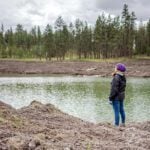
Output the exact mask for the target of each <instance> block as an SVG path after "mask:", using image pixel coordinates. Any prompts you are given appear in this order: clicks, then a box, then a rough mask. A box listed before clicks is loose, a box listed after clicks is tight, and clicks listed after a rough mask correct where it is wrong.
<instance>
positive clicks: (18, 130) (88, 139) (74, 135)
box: [0, 101, 150, 150]
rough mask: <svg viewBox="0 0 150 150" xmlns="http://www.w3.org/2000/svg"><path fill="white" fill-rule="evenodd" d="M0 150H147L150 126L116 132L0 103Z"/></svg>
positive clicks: (51, 111) (47, 108) (44, 109)
mask: <svg viewBox="0 0 150 150" xmlns="http://www.w3.org/2000/svg"><path fill="white" fill-rule="evenodd" d="M0 149H1V150H118V149H125V150H149V149H150V122H143V123H130V124H127V125H126V127H124V128H120V127H119V128H116V127H113V126H112V125H111V124H108V123H100V124H93V123H89V122H86V121H83V120H81V119H78V118H76V117H73V116H70V115H68V114H65V113H63V112H61V111H60V110H58V109H57V108H55V107H54V106H53V105H51V104H47V105H43V104H41V103H39V102H36V101H33V102H32V103H31V104H30V105H29V106H28V107H24V108H21V109H19V110H16V109H14V108H12V107H11V106H9V105H7V104H5V103H3V102H0Z"/></svg>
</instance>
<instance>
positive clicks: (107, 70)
mask: <svg viewBox="0 0 150 150" xmlns="http://www.w3.org/2000/svg"><path fill="white" fill-rule="evenodd" d="M123 63H125V65H126V66H127V76H134V77H150V69H149V68H150V60H138V61H128V62H123ZM115 64H116V63H115V62H114V63H111V62H22V61H8V60H0V73H1V74H8V73H10V74H12V73H13V74H69V75H100V76H111V73H112V71H113V70H114V66H115Z"/></svg>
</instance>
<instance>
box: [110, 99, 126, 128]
mask: <svg viewBox="0 0 150 150" xmlns="http://www.w3.org/2000/svg"><path fill="white" fill-rule="evenodd" d="M112 106H113V110H114V115H115V125H116V126H119V120H120V115H121V121H122V123H125V118H126V116H125V111H124V101H123V100H120V101H119V100H114V101H112Z"/></svg>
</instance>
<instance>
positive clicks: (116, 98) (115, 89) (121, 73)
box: [109, 63, 126, 126]
mask: <svg viewBox="0 0 150 150" xmlns="http://www.w3.org/2000/svg"><path fill="white" fill-rule="evenodd" d="M125 71H126V67H125V65H124V64H122V63H118V64H117V65H116V66H115V72H114V73H113V79H112V82H111V90H110V95H109V103H110V104H111V105H112V107H113V111H114V118H115V121H114V122H115V123H114V124H115V126H119V122H120V116H121V121H122V125H123V126H125V119H126V116H125V111H124V99H125V88H126V77H125Z"/></svg>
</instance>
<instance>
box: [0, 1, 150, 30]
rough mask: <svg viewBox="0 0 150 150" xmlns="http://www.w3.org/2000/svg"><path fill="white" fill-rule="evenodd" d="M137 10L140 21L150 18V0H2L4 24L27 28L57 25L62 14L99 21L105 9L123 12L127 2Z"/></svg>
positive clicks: (68, 18) (0, 8) (0, 10)
mask: <svg viewBox="0 0 150 150" xmlns="http://www.w3.org/2000/svg"><path fill="white" fill-rule="evenodd" d="M125 3H126V4H128V6H129V11H130V12H131V11H135V14H136V16H137V18H138V20H143V21H145V20H148V19H149V18H150V0H0V23H1V24H2V23H3V24H4V26H5V27H10V26H12V27H15V26H16V25H17V24H18V23H20V24H22V25H23V26H24V27H25V28H31V26H34V25H40V26H41V27H45V25H46V24H48V23H49V24H51V25H53V24H54V22H55V20H56V19H57V17H58V16H60V15H61V16H62V17H63V19H64V20H65V22H67V23H68V22H71V21H72V22H74V21H75V19H76V18H79V19H81V20H86V21H87V22H88V23H89V24H95V20H96V19H97V17H98V15H99V14H101V13H102V12H105V13H107V14H111V15H120V14H121V12H122V8H123V4H125Z"/></svg>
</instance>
